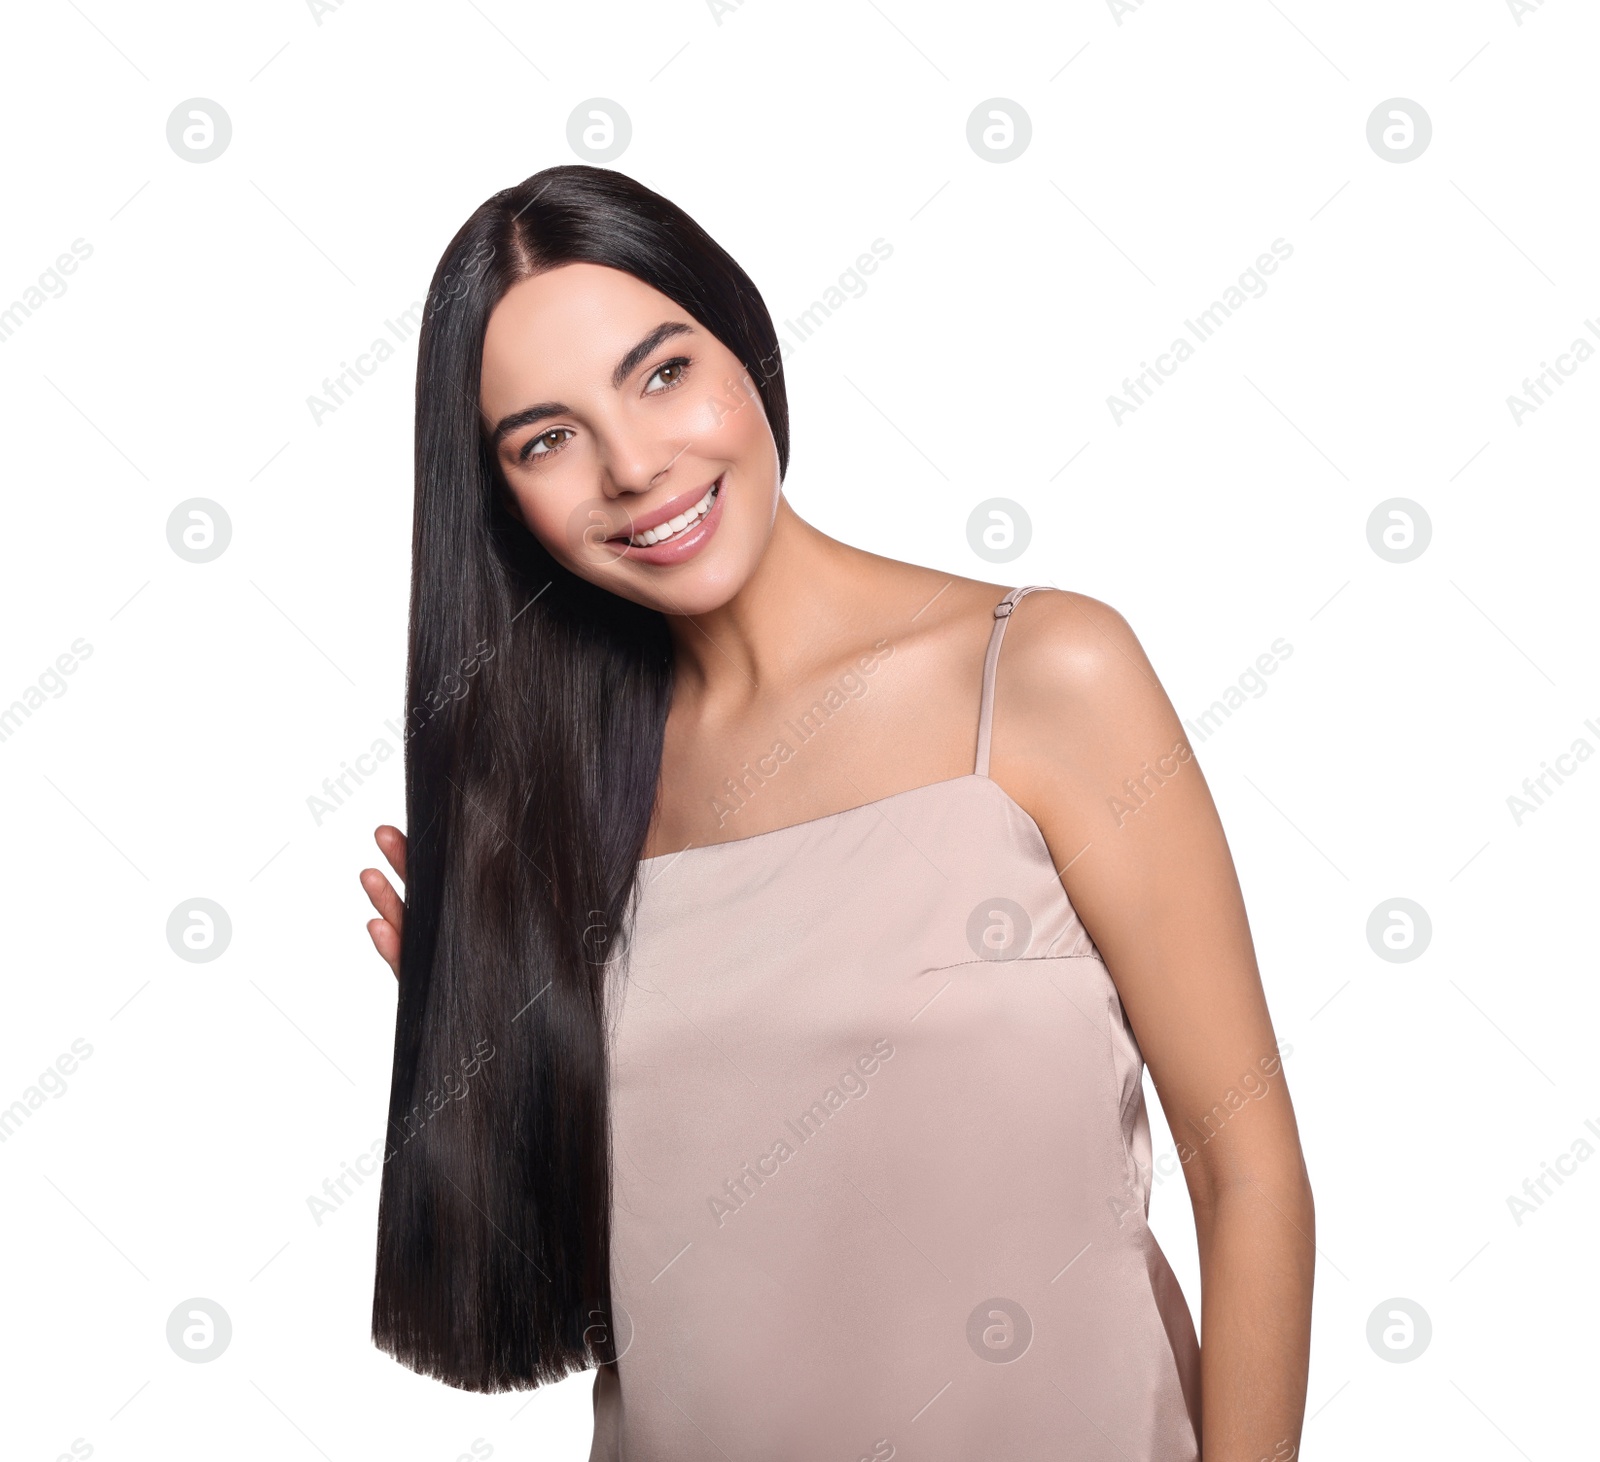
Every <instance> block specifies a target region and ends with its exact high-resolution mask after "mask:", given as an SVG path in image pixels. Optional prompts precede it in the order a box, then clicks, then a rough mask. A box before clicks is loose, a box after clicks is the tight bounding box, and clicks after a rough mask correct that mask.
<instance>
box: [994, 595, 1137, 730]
mask: <svg viewBox="0 0 1600 1462" xmlns="http://www.w3.org/2000/svg"><path fill="white" fill-rule="evenodd" d="M1001 664H1002V665H1003V666H1004V667H1005V674H1006V677H1007V680H1008V682H1009V684H1010V685H1011V687H1012V688H1013V689H1015V690H1016V691H1019V692H1021V693H1023V694H1026V695H1027V696H1028V698H1029V699H1032V698H1033V697H1034V696H1040V695H1042V696H1046V697H1048V698H1052V699H1054V700H1056V701H1058V702H1059V701H1061V700H1062V699H1063V698H1065V699H1066V700H1067V701H1073V700H1077V701H1084V702H1087V701H1094V700H1099V699H1103V698H1105V697H1107V696H1113V697H1115V696H1122V695H1130V694H1131V695H1134V696H1137V695H1138V694H1140V692H1141V690H1145V691H1148V690H1150V689H1156V690H1159V689H1160V687H1159V684H1158V683H1157V682H1156V679H1155V671H1154V670H1153V669H1152V667H1151V665H1150V660H1149V657H1148V656H1147V655H1146V654H1145V652H1144V646H1143V645H1141V644H1140V643H1139V637H1138V636H1137V635H1136V634H1135V633H1134V630H1133V626H1132V625H1130V624H1129V623H1128V621H1127V620H1126V619H1125V618H1124V617H1123V616H1122V614H1121V613H1119V612H1118V611H1117V610H1116V609H1113V608H1112V607H1111V605H1109V604H1107V603H1105V602H1104V601H1102V600H1099V599H1094V598H1091V597H1090V596H1089V595H1087V594H1079V593H1077V592H1076V591H1075V590H1072V589H1047V590H1044V591H1041V592H1036V593H1033V594H1029V595H1026V596H1025V597H1024V598H1023V599H1021V600H1020V601H1019V602H1018V604H1017V607H1016V610H1015V611H1014V612H1013V614H1012V616H1011V623H1010V624H1009V625H1008V626H1007V627H1006V639H1005V651H1004V653H1003V654H1002V656H1001Z"/></svg>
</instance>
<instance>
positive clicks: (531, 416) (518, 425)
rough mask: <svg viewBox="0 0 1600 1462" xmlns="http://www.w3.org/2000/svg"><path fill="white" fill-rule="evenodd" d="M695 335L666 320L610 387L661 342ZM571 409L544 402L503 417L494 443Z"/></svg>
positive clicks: (627, 358) (621, 366) (620, 365)
mask: <svg viewBox="0 0 1600 1462" xmlns="http://www.w3.org/2000/svg"><path fill="white" fill-rule="evenodd" d="M693 334H694V326H692V325H686V324H684V323H683V321H681V320H663V321H662V322H661V324H659V325H657V326H656V328H655V329H654V330H652V331H651V332H650V333H649V334H648V335H646V336H645V337H644V339H643V340H641V341H640V342H639V343H638V344H637V345H635V346H634V347H633V348H632V349H631V350H629V351H628V353H627V354H626V355H624V356H623V357H622V359H621V360H619V361H618V362H617V368H616V369H615V370H614V371H612V372H611V384H612V385H613V386H620V385H622V383H623V382H624V381H626V380H627V379H628V377H629V376H631V375H632V374H633V373H634V372H635V371H636V370H638V368H639V366H640V364H641V363H642V362H643V361H644V360H645V358H646V357H647V356H649V355H650V353H651V352H652V351H653V350H655V349H656V347H657V346H659V345H660V344H661V343H662V341H664V340H671V339H672V338H673V337H674V336H675V335H693ZM571 410H572V408H571V407H569V406H563V405H562V404H561V403H560V402H559V401H541V402H540V403H539V404H538V405H537V406H524V407H523V408H522V410H521V411H514V412H512V414H511V415H510V416H507V417H502V418H501V420H500V424H499V425H498V426H496V427H495V429H494V443H495V445H496V446H498V445H499V444H500V443H501V442H502V441H503V440H504V439H505V438H506V437H508V436H510V434H511V433H512V432H514V431H520V430H521V429H522V428H523V427H525V426H532V425H533V424H534V423H535V422H538V421H543V420H544V419H545V417H547V416H568V415H570V414H571Z"/></svg>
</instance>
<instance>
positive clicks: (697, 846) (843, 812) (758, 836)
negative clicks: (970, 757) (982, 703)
mask: <svg viewBox="0 0 1600 1462" xmlns="http://www.w3.org/2000/svg"><path fill="white" fill-rule="evenodd" d="M961 782H986V783H987V784H988V785H989V786H991V787H993V788H994V789H995V791H996V792H998V793H999V794H1000V796H1001V797H1002V798H1004V799H1005V801H1006V802H1007V803H1008V804H1009V805H1010V806H1012V807H1014V808H1015V809H1016V810H1017V811H1018V812H1019V813H1021V814H1022V816H1023V817H1024V818H1026V819H1027V821H1028V824H1029V825H1030V826H1031V827H1032V828H1033V830H1034V831H1035V832H1036V833H1038V834H1039V841H1040V842H1041V843H1043V842H1044V833H1043V831H1042V830H1041V829H1040V827H1039V824H1038V823H1037V822H1035V821H1034V818H1033V815H1032V814H1031V813H1030V812H1029V811H1028V810H1027V808H1025V807H1023V806H1022V804H1021V803H1020V802H1018V801H1017V800H1016V799H1015V798H1014V797H1013V796H1012V795H1011V794H1010V793H1009V792H1007V791H1006V789H1005V788H1004V787H1002V786H1001V785H1000V784H999V783H998V782H997V781H995V780H994V778H993V777H991V776H989V775H988V774H987V773H985V772H963V773H962V774H961V775H960V776H959V777H941V778H940V779H939V780H938V781H937V782H924V783H922V784H921V786H917V787H907V788H905V789H904V790H903V791H900V792H891V793H889V794H888V796H886V797H874V798H873V799H872V800H871V801H870V802H858V803H857V804H856V805H855V806H854V807H845V808H841V809H840V810H839V811H838V812H825V813H823V814H822V815H821V816H820V817H808V818H806V819H804V821H801V822H790V823H785V824H784V826H782V827H773V828H768V829H767V830H766V831H765V832H761V833H750V834H749V835H748V836H746V837H742V838H724V839H723V840H722V841H721V842H719V843H691V844H690V845H689V846H688V847H687V848H680V849H679V850H678V851H677V852H676V853H656V854H654V855H653V856H651V857H649V858H641V859H640V860H639V867H640V868H647V867H649V866H650V865H651V864H654V863H665V862H668V861H669V860H672V859H677V858H682V857H685V856H687V855H688V854H690V853H709V852H710V851H711V850H712V849H713V848H748V847H749V846H751V845H752V844H753V843H760V842H765V841H767V840H768V839H771V838H777V837H782V836H783V835H784V834H785V833H793V832H801V831H803V830H804V829H806V828H814V827H818V826H820V825H821V824H822V823H825V822H837V821H838V820H839V819H840V818H841V817H851V816H853V815H854V814H856V813H858V812H867V811H870V810H872V809H873V808H879V807H883V806H884V805H885V804H886V803H890V802H898V801H900V800H901V799H902V798H905V797H915V796H917V795H919V794H921V793H925V792H932V791H934V790H936V789H937V788H940V787H954V786H956V785H958V784H959V783H961Z"/></svg>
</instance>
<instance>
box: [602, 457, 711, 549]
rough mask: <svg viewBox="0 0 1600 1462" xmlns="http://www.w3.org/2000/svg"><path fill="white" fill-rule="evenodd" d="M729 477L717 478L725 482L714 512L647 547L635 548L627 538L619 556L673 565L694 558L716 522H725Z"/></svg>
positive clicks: (696, 500) (698, 499)
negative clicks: (724, 512)
mask: <svg viewBox="0 0 1600 1462" xmlns="http://www.w3.org/2000/svg"><path fill="white" fill-rule="evenodd" d="M726 476H727V474H726V473H724V474H723V477H719V478H718V479H717V482H718V483H721V484H722V485H721V486H720V487H719V488H718V490H717V496H716V498H715V500H714V501H713V502H712V504H711V511H710V512H709V513H707V514H706V515H705V517H703V518H702V519H701V520H700V521H699V522H698V523H696V524H695V525H694V526H693V527H692V528H688V529H685V530H684V531H683V532H682V533H680V534H679V535H678V536H677V537H676V538H669V539H668V540H667V541H666V542H665V543H652V544H651V545H650V546H649V547H648V548H635V547H634V546H633V544H631V543H629V542H628V541H627V540H626V539H624V540H623V541H622V545H621V546H622V552H621V553H620V554H619V555H618V557H619V558H627V559H637V560H639V561H640V562H641V563H653V564H674V563H682V562H683V561H684V560H685V559H689V558H693V557H694V556H695V554H697V553H699V552H700V550H701V549H702V548H704V547H705V546H706V544H708V543H709V542H710V541H711V535H712V534H713V533H715V532H716V531H717V525H718V524H719V523H720V522H721V521H722V504H723V503H724V502H725V501H726V500H727V497H728V488H727V484H726V482H725V481H724V478H725V477H726ZM704 496H705V494H704V493H703V492H702V493H701V494H700V496H699V497H696V498H695V499H694V502H692V503H690V506H691V507H693V506H694V503H697V502H699V501H700V497H704Z"/></svg>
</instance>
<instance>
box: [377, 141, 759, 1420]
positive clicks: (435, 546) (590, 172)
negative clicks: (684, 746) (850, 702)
mask: <svg viewBox="0 0 1600 1462" xmlns="http://www.w3.org/2000/svg"><path fill="white" fill-rule="evenodd" d="M578 262H584V263H592V264H602V265H608V266H609V267H611V268H613V269H619V270H622V271H624V272H626V273H628V274H631V275H633V276H635V277H636V278H638V279H640V280H642V281H643V282H644V283H646V284H648V285H650V286H651V287H653V288H654V289H657V290H659V291H660V292H661V293H662V294H664V295H666V296H667V298H668V299H670V300H672V301H673V302H674V303H676V304H677V305H679V306H681V307H682V308H683V309H684V310H686V311H688V312H689V313H690V315H692V316H693V317H694V318H695V319H697V320H698V321H699V322H700V323H701V324H703V325H704V326H705V327H706V328H707V329H708V330H709V331H710V332H711V333H712V334H713V335H715V336H716V337H717V339H719V340H720V341H722V343H723V344H724V345H726V346H727V347H728V349H729V350H730V351H732V352H733V353H734V355H736V356H737V357H738V359H739V360H740V361H741V362H742V363H743V364H744V366H745V368H746V370H747V371H748V372H749V373H750V376H751V378H752V380H753V381H754V383H755V385H756V388H757V390H758V391H759V393H760V396H761V399H762V404H763V405H764V407H765V409H766V415H767V420H768V422H769V423H770V425H771V428H772V435H773V437H774V439H775V441H776V443H777V449H778V463H779V472H780V476H781V474H782V473H783V472H785V471H787V468H788V460H789V428H788V408H787V405H786V400H785V396H784V384H783V371H782V363H781V360H780V357H779V349H778V340H777V334H776V332H775V331H774V329H773V326H772V319H771V316H770V315H769V314H768V313H767V309H766V306H765V305H764V304H763V303H762V300H761V296H760V294H759V293H758V292H757V290H756V287H755V285H754V284H752V283H751V281H750V279H749V277H748V276H747V275H746V274H745V272H744V271H743V270H742V269H741V268H740V267H739V266H738V264H736V263H735V262H734V261H733V259H732V258H730V257H729V255H728V254H727V253H726V252H724V251H723V249H722V248H720V247H719V246H718V245H717V244H716V242H715V241H714V240H712V238H711V237H710V236H709V235H708V234H707V233H706V232H705V231H704V230H703V229H702V228H700V226H699V225H698V224H696V223H695V222H694V220H693V219H691V218H690V217H689V216H688V215H687V214H686V213H684V212H683V210H682V209H680V208H678V207H676V206H675V205H674V204H672V203H669V202H668V201H667V200H666V199H665V198H662V197H661V196H660V195H659V194H656V193H653V192H651V191H650V189H648V188H645V187H643V186H642V185H641V184H639V183H637V182H635V181H634V180H633V179H631V178H629V177H626V176H625V175H624V174H622V173H617V172H612V171H610V170H608V169H604V168H594V167H581V166H569V167H553V168H547V169H546V170H545V171H543V172H539V173H535V174H534V175H533V176H532V177H531V178H528V179H527V180H526V181H525V182H522V183H519V184H518V185H517V186H516V187H514V188H507V189H505V190H504V191H503V192H500V193H496V194H495V195H494V196H493V197H492V198H490V199H488V201H487V202H485V203H484V204H483V205H482V206H481V207H479V208H478V209H477V210H476V211H475V212H474V213H473V215H472V216H471V217H470V218H469V219H468V220H467V221H466V223H465V224H464V225H463V226H462V228H461V230H460V232H458V233H457V234H456V236H455V237H454V238H453V239H452V240H451V241H450V246H449V247H448V248H447V249H446V250H445V252H444V256H443V258H441V259H440V261H439V265H438V268H437V270H436V271H435V273H434V277H433V282H432V286H431V289H430V293H429V297H428V303H427V306H426V310H425V317H424V320H423V323H422V327H421V333H420V336H419V343H418V360H417V397H416V503H415V517H414V521H413V539H412V571H411V626H410V643H409V657H408V660H407V668H406V696H407V706H408V708H409V710H408V714H407V721H406V726H405V732H406V743H405V745H406V821H407V827H408V847H407V852H406V898H405V923H404V930H403V937H402V944H401V952H400V982H399V983H400V995H399V1009H398V1012H397V1015H396V1020H395V1038H394V1069H393V1076H392V1081H391V1085H390V1090H389V1125H388V1141H387V1144H386V1147H385V1151H384V1168H383V1181H382V1185H381V1196H380V1200H379V1208H378V1243H377V1273H376V1280H375V1283H374V1288H373V1301H372V1338H373V1341H374V1343H375V1344H376V1345H378V1346H379V1347H380V1348H382V1349H383V1350H385V1351H387V1352H388V1353H389V1354H390V1355H392V1356H394V1357H395V1359H397V1360H398V1361H400V1362H401V1363H402V1364H404V1365H406V1366H408V1367H410V1368H411V1369H413V1370H416V1371H420V1372H422V1373H424V1374H427V1375H431V1376H435V1377H437V1378H438V1379H439V1380H441V1381H445V1382H448V1383H449V1384H450V1385H453V1386H459V1387H462V1388H464V1389H466V1390H469V1391H507V1390H519V1389H527V1388H530V1387H533V1386H538V1385H541V1384H544V1383H546V1382H550V1381H555V1380H559V1379H560V1378H561V1377H562V1376H565V1375H567V1374H568V1373H570V1372H571V1371H574V1370H582V1369H586V1368H588V1367H590V1366H593V1365H603V1364H606V1363H607V1362H609V1361H611V1360H613V1359H615V1354H616V1351H615V1345H616V1340H615V1326H614V1322H613V1317H612V1314H611V1284H610V1248H611V1244H610V1238H611V1171H610V1170H611V1154H610V1119H609V1103H608V1099H607V1087H608V1059H607V1058H608V1029H609V1027H608V1022H607V1019H606V1010H607V1001H606V982H607V974H608V966H611V965H614V964H615V962H616V959H617V956H618V955H619V954H620V953H621V952H622V951H623V950H624V949H625V947H626V938H627V925H628V921H629V919H630V918H631V914H632V910H633V905H634V898H635V880H636V876H637V872H638V859H639V856H640V853H641V852H642V850H643V848H644V843H645V837H646V834H647V832H648V829H649V824H650V818H651V814H652V811H653V808H654V804H655V797H656V784H657V779H658V777H659V773H660V766H661V747H662V735H663V730H664V727H665V724H666V717H667V708H668V705H669V702H670V699H671V690H672V653H671V642H670V638H669V635H668V632H667V627H666V620H665V618H664V616H663V615H661V614H660V613H659V612H657V611H655V610H653V609H647V608H645V607H643V606H641V605H638V604H634V603H632V602H631V601H629V600H625V599H623V598H621V597H620V596H618V595H614V594H611V593H609V592H607V591H606V590H604V589H602V588H600V587H598V586H596V585H595V584H592V583H590V582H589V581H588V580H586V579H583V578H581V577H579V576H577V575H576V574H573V573H572V572H570V571H569V570H568V569H566V568H564V567H563V566H562V565H560V564H559V563H557V562H556V560H555V559H554V558H552V557H551V555H550V554H549V553H548V552H546V551H545V549H544V547H543V546H542V545H541V544H540V543H539V542H538V541H537V540H536V539H535V538H534V537H533V535H532V534H531V533H529V532H528V531H527V529H526V528H524V527H523V526H522V525H521V523H519V522H518V521H517V520H516V519H515V518H513V517H512V516H511V514H510V512H509V511H508V509H507V507H506V504H505V501H504V496H503V494H504V491H505V489H504V485H503V482H502V480H501V479H500V476H499V471H498V468H497V467H496V465H495V459H494V454H493V452H492V450H491V449H490V447H489V445H488V443H487V441H486V434H485V428H484V423H483V420H482V412H481V409H480V405H479V373H480V370H481V365H482V355H483V340H484V331H485V327H486V325H487V323H488V320H489V315H490V312H491V311H492V310H493V309H494V307H495V305H496V304H497V303H498V302H499V300H500V299H501V298H502V296H504V294H505V293H506V291H507V290H508V289H509V288H510V287H511V286H512V285H513V284H516V283H517V282H519V281H520V280H523V279H526V278H528V277H529V276H530V275H533V274H537V273H541V272H543V271H545V270H547V269H551V268H555V267H557V266H559V265H562V264H568V263H578Z"/></svg>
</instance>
